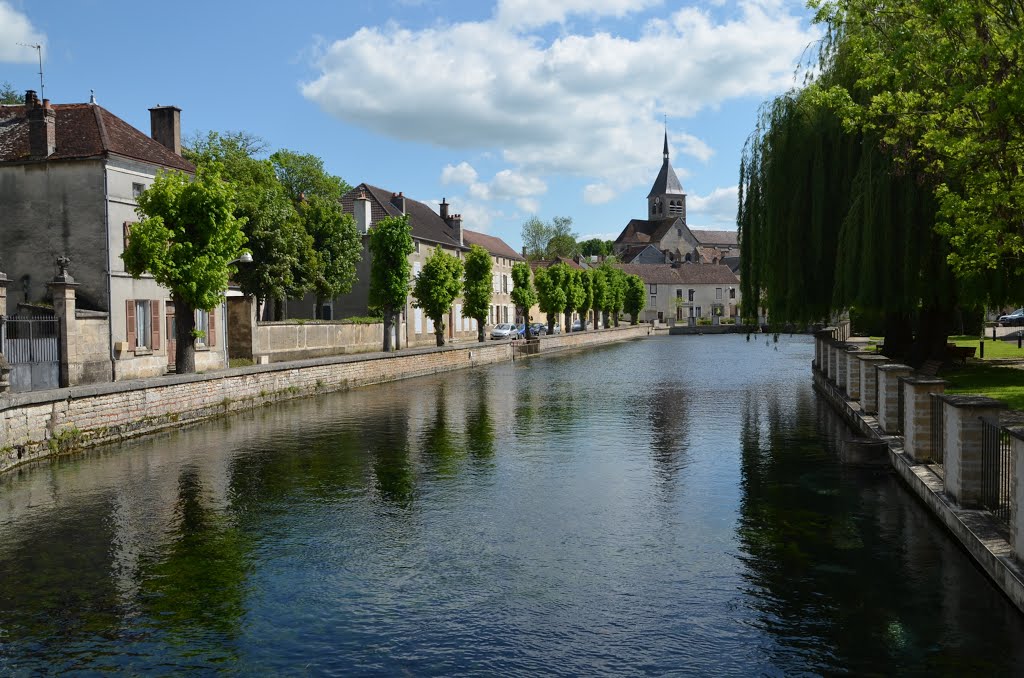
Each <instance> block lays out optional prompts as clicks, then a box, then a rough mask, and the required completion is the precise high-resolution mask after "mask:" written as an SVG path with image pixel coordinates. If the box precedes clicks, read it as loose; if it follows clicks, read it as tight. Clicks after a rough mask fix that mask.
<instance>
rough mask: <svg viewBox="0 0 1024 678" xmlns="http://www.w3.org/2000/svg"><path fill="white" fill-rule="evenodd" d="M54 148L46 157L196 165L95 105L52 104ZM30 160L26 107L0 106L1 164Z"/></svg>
mask: <svg viewBox="0 0 1024 678" xmlns="http://www.w3.org/2000/svg"><path fill="white" fill-rule="evenodd" d="M53 111H54V134H55V142H56V143H55V144H54V145H55V148H56V150H55V151H54V152H53V154H51V155H50V156H48V157H47V158H45V159H40V160H37V161H35V162H47V161H51V160H75V159H83V158H97V157H102V156H105V155H107V154H110V153H113V154H115V155H121V156H124V157H127V158H133V159H135V160H141V161H143V162H148V163H151V164H153V165H160V166H162V167H169V168H172V169H177V170H182V171H184V172H195V171H196V168H195V166H194V165H193V164H192V163H190V162H189V161H188V160H185V159H184V158H182V157H181V156H180V155H176V154H175V153H174V152H173V151H171V150H170V149H169V148H167V147H166V146H164V145H163V144H161V143H159V142H158V141H155V140H154V139H152V138H150V137H148V136H146V135H145V134H143V133H142V132H140V131H139V130H137V129H135V128H134V127H132V126H131V125H129V124H128V123H126V122H125V121H124V120H122V119H121V118H119V117H117V116H116V115H114V114H113V113H111V112H110V111H108V110H107V109H105V108H103V107H102V106H99V105H96V104H54V105H53ZM5 162H32V160H31V158H30V155H29V144H28V117H27V116H26V107H25V106H20V105H19V106H0V163H5Z"/></svg>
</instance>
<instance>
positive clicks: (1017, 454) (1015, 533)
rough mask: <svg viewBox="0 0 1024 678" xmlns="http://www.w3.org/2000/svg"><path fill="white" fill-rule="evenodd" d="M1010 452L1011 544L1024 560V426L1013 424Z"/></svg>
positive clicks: (1009, 429) (1016, 553)
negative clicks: (1011, 466)
mask: <svg viewBox="0 0 1024 678" xmlns="http://www.w3.org/2000/svg"><path fill="white" fill-rule="evenodd" d="M1006 430H1007V431H1008V432H1009V433H1010V454H1011V455H1012V457H1013V469H1014V473H1013V483H1012V488H1013V489H1012V491H1011V494H1010V545H1011V546H1013V553H1014V555H1016V556H1017V560H1019V561H1024V480H1022V479H1021V474H1022V473H1024V426H1011V427H1009V428H1007V429H1006Z"/></svg>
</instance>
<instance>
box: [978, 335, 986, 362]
mask: <svg viewBox="0 0 1024 678" xmlns="http://www.w3.org/2000/svg"><path fill="white" fill-rule="evenodd" d="M984 359H985V337H982V338H981V341H979V342H978V360H984Z"/></svg>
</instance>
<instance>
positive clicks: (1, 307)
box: [0, 271, 10, 348]
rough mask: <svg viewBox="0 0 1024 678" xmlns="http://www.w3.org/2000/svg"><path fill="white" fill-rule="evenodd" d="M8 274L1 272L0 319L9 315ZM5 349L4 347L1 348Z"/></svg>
mask: <svg viewBox="0 0 1024 678" xmlns="http://www.w3.org/2000/svg"><path fill="white" fill-rule="evenodd" d="M8 282H10V281H9V280H8V279H7V274H6V273H4V272H3V271H0V318H2V317H4V316H5V315H7V283H8ZM0 348H3V346H0Z"/></svg>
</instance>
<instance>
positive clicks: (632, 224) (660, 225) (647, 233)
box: [615, 217, 686, 245]
mask: <svg viewBox="0 0 1024 678" xmlns="http://www.w3.org/2000/svg"><path fill="white" fill-rule="evenodd" d="M677 221H679V222H680V223H681V225H685V224H686V222H684V221H683V219H682V217H668V218H666V219H653V220H647V219H631V220H630V221H629V223H628V224H626V228H624V229H622V233H620V234H619V237H618V238H616V239H615V242H616V243H630V244H645V245H646V244H647V243H659V242H661V239H662V238H664V237H665V234H666V233H668V232H669V230H670V229H671V228H672V227H673V226H674V225H675V223H676V222H677Z"/></svg>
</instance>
